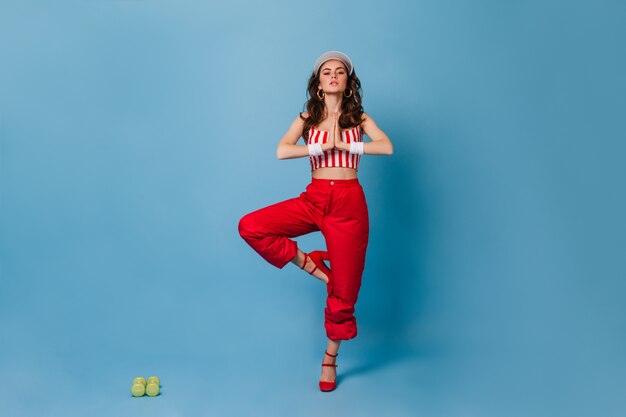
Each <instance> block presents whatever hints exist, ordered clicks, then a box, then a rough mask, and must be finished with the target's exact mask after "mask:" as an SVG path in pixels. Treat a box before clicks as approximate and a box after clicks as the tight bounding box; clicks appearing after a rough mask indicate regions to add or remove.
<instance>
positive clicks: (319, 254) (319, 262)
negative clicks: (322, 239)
mask: <svg viewBox="0 0 626 417" xmlns="http://www.w3.org/2000/svg"><path fill="white" fill-rule="evenodd" d="M307 258H311V260H312V261H313V264H315V268H313V269H312V270H311V272H309V274H311V275H313V272H315V270H316V269H319V270H320V271H322V272H323V273H324V274H326V276H327V277H328V281H329V282H330V269H329V268H328V267H327V266H326V263H325V262H324V259H326V260H329V257H328V252H327V251H321V250H315V251H313V252H311V253H308V254H307V253H305V254H304V262H303V263H302V266H301V267H300V269H304V267H305V266H306V259H307Z"/></svg>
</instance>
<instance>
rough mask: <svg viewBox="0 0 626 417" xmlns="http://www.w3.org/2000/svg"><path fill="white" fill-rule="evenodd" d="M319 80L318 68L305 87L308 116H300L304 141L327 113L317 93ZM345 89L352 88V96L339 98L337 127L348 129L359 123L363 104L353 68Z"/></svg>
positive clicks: (359, 86)
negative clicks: (339, 108)
mask: <svg viewBox="0 0 626 417" xmlns="http://www.w3.org/2000/svg"><path fill="white" fill-rule="evenodd" d="M320 69H321V68H320ZM319 82H320V70H318V71H317V74H316V73H312V74H311V77H310V78H309V84H308V87H307V96H308V97H309V99H308V100H307V102H306V104H305V105H306V110H307V112H308V113H309V117H307V118H304V117H302V113H300V118H301V119H302V120H304V128H303V131H302V137H303V138H304V141H305V142H308V141H309V131H310V130H311V128H312V127H314V126H317V125H318V124H320V123H321V121H322V120H324V119H325V118H326V117H327V116H328V115H327V114H326V106H325V105H324V99H320V98H319V96H318V95H317V87H318V85H319ZM346 85H347V86H346V89H350V90H352V96H350V97H346V96H345V95H344V97H343V99H342V100H341V115H340V116H339V127H340V128H342V129H349V128H351V127H355V126H358V125H360V124H361V122H362V117H363V105H362V102H361V95H362V93H363V92H362V90H361V80H359V77H357V76H356V72H355V71H354V70H353V71H352V74H350V75H348V82H347V83H346Z"/></svg>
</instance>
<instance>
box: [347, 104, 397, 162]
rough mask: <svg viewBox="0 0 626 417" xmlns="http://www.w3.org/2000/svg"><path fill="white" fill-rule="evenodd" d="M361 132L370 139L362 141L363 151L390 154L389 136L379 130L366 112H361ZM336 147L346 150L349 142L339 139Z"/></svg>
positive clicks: (348, 147) (371, 153) (373, 153)
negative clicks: (369, 140)
mask: <svg viewBox="0 0 626 417" xmlns="http://www.w3.org/2000/svg"><path fill="white" fill-rule="evenodd" d="M361 127H362V128H363V132H364V133H365V134H366V135H367V136H369V137H370V139H372V141H371V142H365V141H363V142H364V143H363V153H364V154H368V155H392V154H393V144H392V143H391V141H390V140H389V137H388V136H387V135H386V134H385V132H383V131H382V130H380V128H379V127H378V126H377V125H376V123H375V122H374V119H372V118H371V117H370V116H369V115H368V114H366V113H363V122H361ZM337 147H338V148H340V149H343V150H346V151H349V150H350V144H349V143H346V142H343V141H341V142H340V143H339V144H337Z"/></svg>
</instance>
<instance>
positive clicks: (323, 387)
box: [320, 351, 339, 392]
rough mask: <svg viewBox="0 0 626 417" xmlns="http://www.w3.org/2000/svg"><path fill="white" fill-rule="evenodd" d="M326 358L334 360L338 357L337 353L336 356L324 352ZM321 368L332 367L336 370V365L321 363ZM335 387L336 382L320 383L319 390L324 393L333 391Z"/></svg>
mask: <svg viewBox="0 0 626 417" xmlns="http://www.w3.org/2000/svg"><path fill="white" fill-rule="evenodd" d="M325 353H326V354H327V355H328V356H330V357H331V358H336V357H337V356H339V353H337V354H336V355H331V354H330V353H328V351H326V352H325ZM322 366H332V367H333V368H337V365H336V364H334V363H323V361H322ZM336 387H337V382H336V380H335V381H332V382H328V381H320V390H321V391H324V392H329V391H332V390H334V389H335V388H336Z"/></svg>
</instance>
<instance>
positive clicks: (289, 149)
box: [276, 113, 335, 159]
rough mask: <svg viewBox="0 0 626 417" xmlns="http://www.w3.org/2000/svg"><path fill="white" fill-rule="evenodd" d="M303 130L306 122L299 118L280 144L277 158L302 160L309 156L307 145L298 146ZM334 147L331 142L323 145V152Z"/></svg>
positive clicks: (305, 114)
mask: <svg viewBox="0 0 626 417" xmlns="http://www.w3.org/2000/svg"><path fill="white" fill-rule="evenodd" d="M302 115H303V116H304V117H308V114H307V113H302ZM303 129H304V120H302V119H301V118H300V116H298V117H296V120H294V121H293V123H292V124H291V127H290V128H289V130H288V131H287V133H285V136H283V137H282V139H281V140H280V141H279V142H278V147H277V148H276V157H278V159H291V158H302V157H304V156H309V148H308V146H307V145H296V143H297V142H298V139H300V137H301V136H302V130H303ZM334 146H335V144H334V141H330V140H329V141H328V142H327V143H324V144H322V150H323V151H327V150H329V149H332V148H333V147H334Z"/></svg>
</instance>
